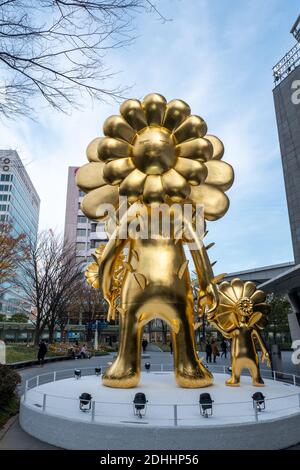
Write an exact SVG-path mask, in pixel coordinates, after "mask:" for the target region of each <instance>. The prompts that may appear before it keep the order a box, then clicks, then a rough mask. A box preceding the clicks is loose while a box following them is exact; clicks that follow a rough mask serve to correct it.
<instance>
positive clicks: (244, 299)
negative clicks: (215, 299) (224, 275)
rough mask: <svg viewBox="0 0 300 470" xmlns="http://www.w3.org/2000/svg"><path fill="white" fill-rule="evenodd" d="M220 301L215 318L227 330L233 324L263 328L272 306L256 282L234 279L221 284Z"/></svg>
mask: <svg viewBox="0 0 300 470" xmlns="http://www.w3.org/2000/svg"><path fill="white" fill-rule="evenodd" d="M219 296H220V303H219V308H218V313H217V314H216V315H215V317H214V318H215V320H217V321H218V323H219V324H220V325H221V326H222V327H223V328H224V329H225V330H226V329H231V328H232V327H233V326H236V327H237V328H238V327H240V326H241V325H246V326H249V325H250V326H254V325H256V326H257V327H258V328H260V329H263V328H264V326H265V323H266V315H267V314H268V313H269V310H270V306H269V305H268V304H267V303H266V302H265V300H266V294H265V293H264V292H263V291H262V290H257V289H256V285H255V284H254V282H251V281H247V282H245V283H244V282H243V281H241V280H240V279H233V280H232V281H231V282H227V281H225V282H222V283H221V284H220V285H219Z"/></svg>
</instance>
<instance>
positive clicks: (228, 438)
mask: <svg viewBox="0 0 300 470" xmlns="http://www.w3.org/2000/svg"><path fill="white" fill-rule="evenodd" d="M226 378H227V376H225V375H223V374H214V385H213V386H211V387H208V388H205V389H183V388H180V387H178V386H177V385H176V384H175V381H174V375H173V373H170V372H150V373H148V374H147V373H143V374H142V379H141V382H140V385H139V387H137V388H134V389H113V388H107V387H104V386H103V385H102V383H101V378H100V377H96V376H87V377H82V378H81V379H79V380H76V379H74V378H70V379H65V380H59V381H56V382H51V383H46V384H44V385H40V386H38V387H35V388H33V389H30V390H28V391H27V393H26V399H25V400H24V397H23V399H22V403H21V410H20V423H21V426H22V428H23V429H24V430H25V431H26V432H28V433H29V434H31V435H33V436H35V437H37V438H39V439H41V440H43V441H45V442H48V443H50V444H53V445H55V446H58V447H63V448H65V449H108V450H110V449H177V450H188V449H281V448H286V447H289V446H291V445H294V444H296V443H298V442H299V440H300V431H299V430H300V401H299V399H300V395H299V394H300V388H299V387H295V386H293V385H290V384H286V383H282V382H277V381H272V380H265V383H266V386H265V387H264V388H257V387H253V386H252V385H251V382H250V378H249V377H243V380H242V385H241V387H238V388H231V387H227V386H225V384H224V382H225V380H226ZM256 391H262V392H263V394H264V395H265V397H266V410H264V411H262V412H260V413H258V416H256V415H255V412H254V409H253V404H252V395H253V393H254V392H256ZM83 392H87V393H90V394H91V395H92V398H93V401H94V402H95V403H94V405H93V407H92V408H93V409H92V410H90V411H88V412H82V411H80V410H79V399H78V397H79V395H80V394H81V393H83ZM137 392H144V393H145V394H146V398H147V400H148V403H147V407H146V415H145V416H144V417H143V418H142V419H140V418H138V417H136V416H134V413H133V404H132V401H133V398H134V395H135V393H137ZM203 392H208V393H210V395H211V397H212V399H213V400H214V403H213V415H212V416H211V417H209V418H208V419H206V418H204V417H202V416H201V415H200V412H199V395H200V393H203Z"/></svg>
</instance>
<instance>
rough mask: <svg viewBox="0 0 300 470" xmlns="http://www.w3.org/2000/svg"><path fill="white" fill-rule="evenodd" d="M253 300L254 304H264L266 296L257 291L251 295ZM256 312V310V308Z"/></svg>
mask: <svg viewBox="0 0 300 470" xmlns="http://www.w3.org/2000/svg"><path fill="white" fill-rule="evenodd" d="M250 298H251V300H252V302H253V303H254V304H260V303H264V301H265V300H266V294H265V293H264V292H263V291H262V290H257V291H255V292H254V294H252V295H251V297H250ZM255 310H256V308H255Z"/></svg>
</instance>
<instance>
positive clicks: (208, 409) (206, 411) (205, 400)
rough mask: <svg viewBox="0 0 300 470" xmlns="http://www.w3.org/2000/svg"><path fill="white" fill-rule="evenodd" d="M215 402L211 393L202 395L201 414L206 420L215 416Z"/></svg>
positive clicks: (200, 401) (200, 402) (200, 399)
mask: <svg viewBox="0 0 300 470" xmlns="http://www.w3.org/2000/svg"><path fill="white" fill-rule="evenodd" d="M213 402H214V400H212V398H211V396H210V394H209V393H200V397H199V407H200V413H201V415H202V416H204V418H208V416H212V414H213V405H212V404H213Z"/></svg>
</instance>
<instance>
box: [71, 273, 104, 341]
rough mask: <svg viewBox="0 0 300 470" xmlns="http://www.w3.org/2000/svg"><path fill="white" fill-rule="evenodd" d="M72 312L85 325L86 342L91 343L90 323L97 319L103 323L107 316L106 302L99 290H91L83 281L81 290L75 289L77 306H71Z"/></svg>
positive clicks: (91, 331)
mask: <svg viewBox="0 0 300 470" xmlns="http://www.w3.org/2000/svg"><path fill="white" fill-rule="evenodd" d="M73 312H74V313H75V314H76V315H77V316H80V317H81V319H82V322H83V323H84V324H85V325H86V340H87V341H91V340H92V336H93V330H92V323H93V322H94V321H95V320H99V319H100V320H101V319H103V321H104V318H105V316H106V314H107V306H106V301H105V300H104V298H103V296H102V294H101V292H100V291H99V289H93V288H92V287H91V286H89V285H88V284H86V283H85V282H84V281H83V283H82V284H81V288H80V289H77V305H76V304H75V305H74V304H73ZM73 318H74V317H73Z"/></svg>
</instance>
